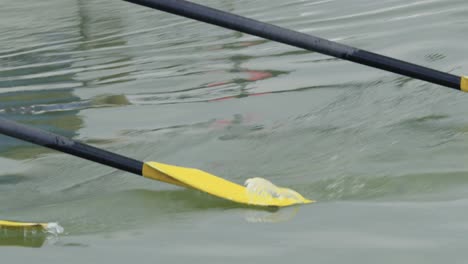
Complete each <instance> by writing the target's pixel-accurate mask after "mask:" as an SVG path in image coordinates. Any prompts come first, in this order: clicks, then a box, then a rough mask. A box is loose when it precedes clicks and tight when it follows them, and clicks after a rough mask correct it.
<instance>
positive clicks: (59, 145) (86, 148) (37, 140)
mask: <svg viewBox="0 0 468 264" xmlns="http://www.w3.org/2000/svg"><path fill="white" fill-rule="evenodd" d="M0 133H1V134H4V135H7V136H10V137H14V138H17V139H21V140H24V141H28V142H31V143H34V144H37V145H41V146H44V147H48V148H51V149H55V150H58V151H61V152H65V153H68V154H71V155H74V156H77V157H80V158H84V159H87V160H91V161H95V162H98V163H101V164H104V165H108V166H111V167H113V168H116V169H120V170H124V171H128V172H131V173H135V174H138V175H141V170H142V168H143V163H142V162H141V161H138V160H134V159H131V158H127V157H124V156H121V155H119V154H115V153H112V152H109V151H106V150H102V149H99V148H96V147H93V146H90V145H86V144H83V143H80V142H77V141H74V140H71V139H69V138H67V137H64V136H60V135H57V134H54V133H51V132H47V131H44V130H41V129H37V128H32V127H29V126H27V125H23V124H19V123H16V122H14V121H11V120H8V119H5V118H1V117H0Z"/></svg>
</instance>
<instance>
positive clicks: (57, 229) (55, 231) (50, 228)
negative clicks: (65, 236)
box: [45, 222, 65, 236]
mask: <svg viewBox="0 0 468 264" xmlns="http://www.w3.org/2000/svg"><path fill="white" fill-rule="evenodd" d="M45 231H46V232H47V233H49V234H52V235H55V236H57V235H59V234H62V233H63V232H64V231H65V229H64V228H63V227H62V226H61V225H59V224H58V223H56V222H51V223H47V227H46V228H45Z"/></svg>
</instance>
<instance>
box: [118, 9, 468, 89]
mask: <svg viewBox="0 0 468 264" xmlns="http://www.w3.org/2000/svg"><path fill="white" fill-rule="evenodd" d="M125 1H127V2H131V3H135V4H139V5H143V6H147V7H150V8H154V9H158V10H161V11H165V12H168V13H172V14H176V15H180V16H184V17H188V18H192V19H195V20H198V21H203V22H206V23H209V24H213V25H217V26H220V27H224V28H229V29H232V30H236V31H240V32H244V33H247V34H251V35H254V36H258V37H262V38H265V39H270V40H273V41H277V42H281V43H285V44H288V45H291V46H295V47H298V48H303V49H306V50H310V51H315V52H319V53H322V54H326V55H330V56H333V57H337V58H341V59H345V60H349V61H352V62H357V63H360V64H364V65H367V66H370V67H374V68H378V69H382V70H385V71H390V72H393V73H397V74H401V75H405V76H408V77H412V78H415V79H420V80H424V81H428V82H431V83H435V84H439V85H442V86H446V87H449V88H453V89H457V90H462V91H465V92H468V78H467V77H460V76H456V75H453V74H449V73H445V72H441V71H437V70H433V69H430V68H427V67H423V66H419V65H416V64H412V63H409V62H405V61H401V60H397V59H393V58H390V57H387V56H383V55H379V54H376V53H372V52H368V51H365V50H361V49H356V48H353V47H350V46H347V45H343V44H340V43H337V42H333V41H329V40H326V39H323V38H318V37H315V36H311V35H307V34H304V33H300V32H297V31H293V30H290V29H286V28H282V27H278V26H275V25H271V24H268V23H264V22H260V21H257V20H254V19H249V18H246V17H242V16H238V15H235V14H231V13H228V12H224V11H221V10H217V9H214V8H210V7H206V6H203V5H199V4H195V3H191V2H188V1H185V0H125Z"/></svg>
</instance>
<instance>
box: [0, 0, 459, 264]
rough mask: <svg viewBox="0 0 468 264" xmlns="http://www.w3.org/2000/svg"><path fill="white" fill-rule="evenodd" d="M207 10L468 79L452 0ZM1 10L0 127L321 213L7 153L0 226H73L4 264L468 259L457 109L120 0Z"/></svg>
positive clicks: (9, 144) (412, 89) (15, 4)
mask: <svg viewBox="0 0 468 264" xmlns="http://www.w3.org/2000/svg"><path fill="white" fill-rule="evenodd" d="M199 2H200V3H203V4H206V5H209V6H212V7H216V8H220V9H223V10H226V11H230V12H235V13H238V14H241V15H245V16H249V17H252V18H255V19H259V20H263V21H267V22H271V23H275V24H278V25H281V26H284V27H287V28H291V29H294V30H299V31H302V32H306V33H310V34H315V35H318V36H321V37H325V38H329V39H332V40H336V41H340V42H342V43H345V44H349V45H352V46H356V47H359V48H363V49H367V50H371V51H373V52H377V53H381V54H384V55H388V56H392V57H396V58H399V59H403V60H407V61H411V62H414V63H418V64H422V65H425V66H428V67H431V68H435V69H438V70H442V71H447V72H451V73H453V74H457V75H462V74H463V73H465V74H466V73H468V64H467V61H468V52H467V49H466V45H465V44H464V43H466V42H467V40H468V37H467V35H466V29H467V27H466V25H467V22H468V18H467V17H466V12H467V11H468V3H467V2H466V1H463V0H420V1H411V2H408V1H403V0H386V1H369V0H355V1H347V0H329V1H318V0H317V1H300V0H291V1H289V0H288V1H278V0H268V1H267V0H259V1H247V0H242V1H234V0H223V1H212V0H200V1H199ZM0 4H1V10H0V12H1V16H0V22H1V23H0V25H1V26H0V46H1V47H2V49H1V51H0V113H1V114H2V116H5V117H7V118H11V119H14V120H17V121H20V122H23V123H27V124H30V125H34V126H36V127H41V128H44V129H47V130H50V131H54V132H57V133H60V134H63V135H66V136H69V137H73V138H74V139H78V140H81V141H84V142H86V143H89V144H92V145H95V146H98V147H101V148H105V149H108V150H111V151H115V152H118V153H121V154H124V155H127V156H130V157H133V158H136V159H141V160H155V161H161V162H167V163H169V164H177V165H183V166H189V167H196V168H201V169H203V170H206V171H209V172H212V173H214V174H216V175H219V176H222V177H224V178H227V179H230V180H232V181H235V182H238V183H242V182H244V181H245V180H246V179H247V178H252V177H263V178H267V179H269V180H271V181H273V182H274V183H275V184H278V185H280V186H285V187H289V188H293V189H295V190H297V191H299V192H300V193H301V194H303V195H304V196H305V197H307V198H311V199H315V200H317V201H318V203H315V204H311V205H306V206H300V207H292V208H286V209H281V210H258V209H253V208H246V207H243V206H239V205H236V204H233V203H230V202H227V201H223V200H219V199H217V198H213V197H210V196H207V195H205V194H202V193H197V192H193V191H189V190H182V189H179V188H177V187H174V186H169V185H166V184H162V183H159V182H153V181H149V180H147V179H143V178H141V177H135V176H133V175H130V174H127V173H123V172H120V171H116V170H114V169H112V168H108V167H104V166H101V165H97V164H93V163H90V162H88V161H84V160H81V159H78V158H74V157H70V156H67V155H64V154H60V153H57V152H54V151H51V150H47V149H44V148H40V147H36V146H32V145H30V144H27V143H23V142H20V141H17V140H13V139H10V138H7V137H3V136H1V137H0V166H1V168H2V169H1V172H0V191H1V193H2V195H1V196H0V218H4V219H20V220H24V221H47V222H55V221H57V222H59V223H60V225H62V226H63V227H64V228H65V234H63V235H61V236H59V238H58V240H53V241H49V242H48V243H42V242H41V243H40V245H42V247H41V249H40V250H33V251H31V250H29V249H28V248H27V247H28V246H31V245H36V246H37V245H38V243H37V242H34V243H31V242H30V241H32V240H34V239H35V238H31V239H25V238H21V237H19V238H18V239H17V240H14V241H12V242H11V243H10V245H16V246H14V247H0V252H1V255H2V259H3V260H5V261H7V262H21V263H23V262H24V263H26V262H35V263H50V262H51V261H52V262H54V261H56V259H58V258H62V257H63V258H66V259H67V263H88V262H96V261H98V262H100V263H128V262H131V261H135V260H136V261H138V262H139V263H154V262H155V261H159V260H163V261H165V262H169V261H170V262H171V263H186V262H192V261H194V260H195V261H203V262H205V263H220V262H223V263H233V262H236V263H238V262H239V261H247V262H250V263H252V262H255V263H284V262H285V261H294V262H298V261H310V260H312V261H315V262H318V263H343V262H346V263H348V262H351V263H375V262H379V263H398V262H403V261H404V262H412V263H440V262H442V261H449V262H450V263H464V262H465V259H466V254H464V251H463V250H460V249H462V248H465V247H466V246H467V245H468V239H466V237H467V234H468V225H467V222H468V213H467V212H466V207H467V205H468V199H467V197H468V178H467V174H468V163H467V162H466V161H467V158H468V152H467V151H466V149H467V147H468V116H467V115H466V114H465V113H467V112H468V104H467V103H466V101H467V100H468V99H467V97H466V95H464V94H462V93H459V92H457V91H452V90H450V89H446V88H442V87H439V86H436V85H432V84H427V83H424V82H421V81H416V80H411V79H409V78H406V77H401V76H397V75H394V74H391V73H386V72H383V71H379V70H374V69H370V68H367V67H364V66H360V65H356V64H353V63H350V62H344V61H341V60H337V59H333V58H329V57H326V56H323V55H320V54H316V53H309V52H305V51H301V50H298V49H295V48H291V47H288V46H285V45H282V44H277V43H273V42H270V41H265V40H261V39H258V38H256V37H252V36H248V35H244V34H240V33H236V32H232V31H229V30H224V29H220V28H217V27H214V26H209V25H206V24H203V23H198V22H193V21H191V20H187V19H184V18H179V17H176V16H174V15H170V14H165V13H161V12H157V11H153V10H149V9H147V8H143V7H138V6H134V5H131V4H129V3H126V2H123V1H109V0H92V1H80V0H60V1H59V0H44V1H32V0H26V1H11V0H0ZM21 241H29V242H27V243H26V242H25V243H23V246H25V247H17V246H18V245H21ZM4 244H8V243H4Z"/></svg>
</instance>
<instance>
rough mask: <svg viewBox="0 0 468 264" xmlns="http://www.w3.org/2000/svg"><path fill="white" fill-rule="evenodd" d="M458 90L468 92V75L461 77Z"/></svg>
mask: <svg viewBox="0 0 468 264" xmlns="http://www.w3.org/2000/svg"><path fill="white" fill-rule="evenodd" d="M460 90H462V91H464V92H468V76H462V77H461V83H460Z"/></svg>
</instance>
